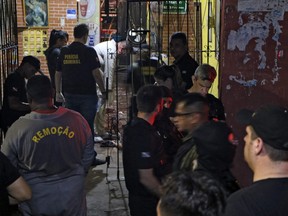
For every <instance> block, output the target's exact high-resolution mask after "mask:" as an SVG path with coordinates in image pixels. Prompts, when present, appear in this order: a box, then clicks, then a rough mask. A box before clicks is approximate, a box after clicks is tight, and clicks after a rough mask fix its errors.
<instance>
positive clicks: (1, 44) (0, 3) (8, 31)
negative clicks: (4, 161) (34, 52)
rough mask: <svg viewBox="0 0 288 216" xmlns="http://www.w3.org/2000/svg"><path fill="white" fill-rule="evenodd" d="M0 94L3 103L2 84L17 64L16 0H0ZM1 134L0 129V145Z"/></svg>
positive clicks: (0, 140)
mask: <svg viewBox="0 0 288 216" xmlns="http://www.w3.org/2000/svg"><path fill="white" fill-rule="evenodd" d="M0 16H1V17H0V52H1V53H0V81H1V86H0V87H1V88H0V96H1V104H0V110H1V108H2V104H3V84H4V81H5V79H6V77H7V75H8V73H10V72H11V71H13V70H14V69H15V68H16V67H17V65H18V42H17V17H16V1H15V0H0ZM2 139H3V135H2V130H1V131H0V145H1V143H2Z"/></svg>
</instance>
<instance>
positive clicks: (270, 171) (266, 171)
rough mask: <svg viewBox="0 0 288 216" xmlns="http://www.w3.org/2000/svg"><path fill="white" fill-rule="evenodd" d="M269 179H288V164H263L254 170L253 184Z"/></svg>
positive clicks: (282, 162) (281, 162)
mask: <svg viewBox="0 0 288 216" xmlns="http://www.w3.org/2000/svg"><path fill="white" fill-rule="evenodd" d="M268 178H288V162H285V161H277V162H276V161H275V162H270V163H261V164H260V165H259V166H258V167H257V166H256V167H255V168H254V175H253V182H256V181H260V180H264V179H268Z"/></svg>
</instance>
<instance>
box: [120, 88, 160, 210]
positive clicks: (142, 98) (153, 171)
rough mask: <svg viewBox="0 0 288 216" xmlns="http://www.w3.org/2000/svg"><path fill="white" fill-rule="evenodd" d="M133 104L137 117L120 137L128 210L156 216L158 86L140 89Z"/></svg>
mask: <svg viewBox="0 0 288 216" xmlns="http://www.w3.org/2000/svg"><path fill="white" fill-rule="evenodd" d="M136 101H137V109H138V113H137V117H135V118H134V119H133V120H132V121H131V122H130V123H129V125H127V126H126V127H125V129H124V134H123V165H124V175H125V183H126V187H127V189H128V191H129V208H130V213H131V215H132V216H147V215H149V216H156V206H157V202H158V199H159V196H160V179H161V177H162V170H161V165H162V160H161V158H162V155H161V153H162V152H163V146H162V141H161V137H160V135H159V134H158V133H157V131H156V130H155V129H154V127H153V123H154V121H155V118H156V116H157V115H158V114H159V112H160V111H161V110H162V107H163V100H162V95H161V91H160V89H159V87H158V86H153V85H147V86H143V87H141V88H140V89H139V91H138V93H137V97H136Z"/></svg>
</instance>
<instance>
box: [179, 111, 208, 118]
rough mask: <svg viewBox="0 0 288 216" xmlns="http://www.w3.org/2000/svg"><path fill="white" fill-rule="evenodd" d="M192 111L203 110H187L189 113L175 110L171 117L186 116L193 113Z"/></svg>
mask: <svg viewBox="0 0 288 216" xmlns="http://www.w3.org/2000/svg"><path fill="white" fill-rule="evenodd" d="M194 113H203V112H189V113H176V112H174V115H173V117H177V116H187V115H191V114H194Z"/></svg>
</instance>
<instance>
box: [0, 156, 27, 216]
mask: <svg viewBox="0 0 288 216" xmlns="http://www.w3.org/2000/svg"><path fill="white" fill-rule="evenodd" d="M0 177H1V178H0V215H5V216H9V215H10V213H11V212H10V206H9V197H8V196H9V195H10V196H13V198H14V199H15V200H16V201H18V202H23V201H25V200H29V199H31V196H32V192H31V189H30V187H29V186H28V185H27V183H26V182H25V180H24V179H23V178H22V177H21V176H20V174H19V172H18V171H17V169H16V168H15V167H14V166H13V165H12V164H11V162H10V161H9V160H8V158H6V156H5V155H3V153H2V152H0Z"/></svg>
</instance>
